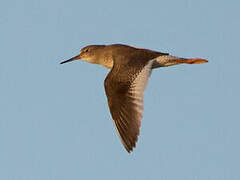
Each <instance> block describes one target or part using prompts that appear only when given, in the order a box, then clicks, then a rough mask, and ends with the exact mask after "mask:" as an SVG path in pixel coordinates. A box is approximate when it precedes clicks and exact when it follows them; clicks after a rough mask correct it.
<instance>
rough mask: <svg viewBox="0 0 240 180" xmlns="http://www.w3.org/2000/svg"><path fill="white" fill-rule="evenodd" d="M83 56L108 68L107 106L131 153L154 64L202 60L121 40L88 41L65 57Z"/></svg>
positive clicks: (106, 80) (156, 66)
mask: <svg viewBox="0 0 240 180" xmlns="http://www.w3.org/2000/svg"><path fill="white" fill-rule="evenodd" d="M75 60H83V61H86V62H89V63H93V64H99V65H102V66H104V67H106V68H109V69H111V70H110V72H109V73H108V75H107V77H106V79H105V80H104V87H105V92H106V95H107V100H108V106H109V109H110V113H111V115H112V119H113V121H114V124H115V126H116V129H117V132H118V134H119V137H120V139H121V142H122V144H123V145H124V147H125V149H126V150H127V151H128V152H129V153H130V152H131V151H132V150H133V148H135V147H136V142H137V140H138V135H139V128H140V125H141V120H142V112H143V93H144V90H145V88H146V85H147V82H148V79H149V77H150V75H151V71H152V69H154V68H159V67H167V66H172V65H177V64H183V63H186V64H201V63H206V62H208V61H207V60H205V59H200V58H191V59H186V58H180V57H176V56H171V55H169V54H168V53H162V52H157V51H152V50H148V49H142V48H136V47H132V46H128V45H123V44H112V45H89V46H86V47H84V48H82V49H81V50H80V53H79V54H78V55H77V56H75V57H73V58H71V59H68V60H66V61H63V62H61V63H60V64H64V63H67V62H71V61H75Z"/></svg>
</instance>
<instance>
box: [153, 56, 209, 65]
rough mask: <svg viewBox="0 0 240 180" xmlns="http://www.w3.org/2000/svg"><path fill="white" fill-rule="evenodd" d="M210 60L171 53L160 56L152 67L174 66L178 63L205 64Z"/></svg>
mask: <svg viewBox="0 0 240 180" xmlns="http://www.w3.org/2000/svg"><path fill="white" fill-rule="evenodd" d="M207 62H208V61H207V60H206V59H201V58H190V59H187V58H180V57H176V56H171V55H165V56H159V57H157V58H156V60H155V61H154V63H153V65H152V68H158V67H167V66H173V65H177V64H203V63H207Z"/></svg>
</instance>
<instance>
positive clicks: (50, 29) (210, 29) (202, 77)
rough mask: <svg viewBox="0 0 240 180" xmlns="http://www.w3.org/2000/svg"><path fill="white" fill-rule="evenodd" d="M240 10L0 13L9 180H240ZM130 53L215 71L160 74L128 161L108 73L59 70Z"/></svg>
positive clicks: (205, 4) (1, 113)
mask: <svg viewBox="0 0 240 180" xmlns="http://www.w3.org/2000/svg"><path fill="white" fill-rule="evenodd" d="M239 7H240V2H239V1H237V0H229V1H222V0H220V1H219V0H212V1H211V0H201V1H200V0H195V1H193V0H181V1H179V0H163V1H159V0H156V1H151V0H149V1H139V0H132V1H130V0H121V1H113V0H108V1H107V0H101V1H88V0H85V1H82V0H81V1H79V0H58V1H56V0H52V1H49V0H41V1H40V0H38V1H36V0H24V1H18V0H9V1H2V2H1V3H0V39H1V41H0V49H1V60H0V179H1V180H69V179H71V180H80V179H84V180H88V179H104V180H105V179H114V180H123V179H126V180H135V179H136V180H145V179H154V180H155V179H159V180H176V179H177V180H228V179H229V180H239V179H240V171H239V167H240V155H239V152H240V141H239V139H240V131H239V127H240V118H239V110H240V109H239V101H240V95H239V92H240V83H239V82H240V81H239V77H240V73H239V66H240V59H239V42H240V36H239V32H240V21H239V17H240V12H239ZM109 43H126V44H129V45H134V46H139V47H143V48H150V49H154V50H158V51H162V52H169V53H171V54H172V55H177V56H183V57H200V58H206V59H208V60H209V63H208V64H202V65H179V66H175V67H169V68H162V69H157V70H154V72H153V73H152V76H151V79H150V82H149V84H148V87H147V90H146V92H145V107H144V118H143V123H142V127H141V135H140V138H139V142H138V144H137V148H136V149H135V150H134V152H133V153H132V154H128V153H127V152H126V151H125V150H124V148H123V146H122V145H121V142H120V140H119V138H118V135H117V133H116V131H115V128H114V125H113V122H112V120H111V117H110V113H109V110H108V106H107V101H106V97H105V92H104V87H103V81H104V79H105V76H106V74H107V73H108V70H107V69H105V68H103V67H101V66H97V65H92V64H87V63H84V62H74V63H69V64H66V65H59V62H60V61H62V60H66V59H68V58H70V57H72V56H74V55H76V54H77V53H78V52H79V50H80V49H81V48H82V47H84V46H85V45H89V44H109Z"/></svg>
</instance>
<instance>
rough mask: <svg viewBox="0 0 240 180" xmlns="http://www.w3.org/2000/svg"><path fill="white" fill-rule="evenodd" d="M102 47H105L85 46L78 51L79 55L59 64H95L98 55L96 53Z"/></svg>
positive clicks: (102, 46)
mask: <svg viewBox="0 0 240 180" xmlns="http://www.w3.org/2000/svg"><path fill="white" fill-rule="evenodd" d="M104 47H105V46H104V45H90V46H86V47H84V48H82V49H81V50H80V53H79V54H78V55H77V56H74V57H72V58H70V59H68V60H66V61H63V62H61V63H60V64H64V63H67V62H71V61H75V60H83V61H86V62H89V63H96V62H97V57H98V54H99V53H98V52H99V50H101V49H102V48H104Z"/></svg>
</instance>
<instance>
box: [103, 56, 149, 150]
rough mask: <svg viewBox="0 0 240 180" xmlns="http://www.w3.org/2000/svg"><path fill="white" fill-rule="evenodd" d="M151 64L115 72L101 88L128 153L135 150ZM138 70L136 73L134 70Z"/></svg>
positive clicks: (116, 69)
mask: <svg viewBox="0 0 240 180" xmlns="http://www.w3.org/2000/svg"><path fill="white" fill-rule="evenodd" d="M152 63H153V60H151V61H148V62H147V63H146V64H145V65H144V66H141V67H135V68H134V70H129V69H131V68H128V67H125V68H124V67H123V68H116V67H113V69H112V70H111V71H110V73H109V74H108V75H107V77H106V79H105V81H104V86H105V91H106V95H107V99H108V105H109V108H110V112H111V115H112V118H113V120H114V123H115V126H116V129H117V131H118V134H119V136H120V138H121V141H122V143H123V145H124V147H125V148H126V150H127V151H128V152H131V151H132V150H133V148H134V147H135V146H136V142H137V140H138V135H139V128H140V125H141V120H142V112H143V93H144V90H145V88H146V85H147V82H148V79H149V77H150V74H151V67H152ZM136 68H137V69H136Z"/></svg>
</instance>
